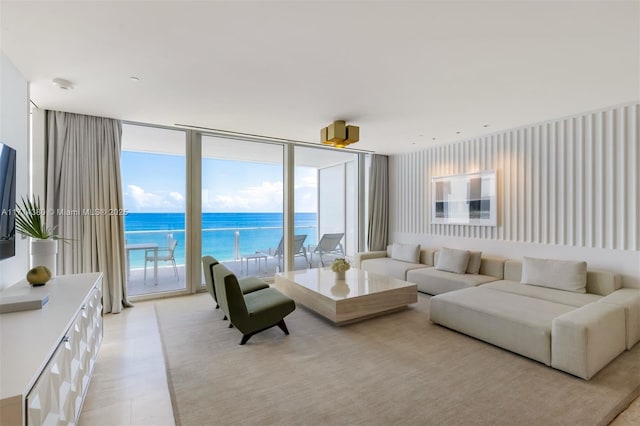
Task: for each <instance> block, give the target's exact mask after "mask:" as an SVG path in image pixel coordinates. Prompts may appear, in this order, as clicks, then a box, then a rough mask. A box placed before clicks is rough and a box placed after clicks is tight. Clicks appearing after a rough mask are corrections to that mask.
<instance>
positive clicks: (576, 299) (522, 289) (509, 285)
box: [483, 280, 602, 308]
mask: <svg viewBox="0 0 640 426" xmlns="http://www.w3.org/2000/svg"><path fill="white" fill-rule="evenodd" d="M483 287H486V288H490V289H493V290H499V291H506V292H508V293H513V294H519V295H521V296H527V297H534V298H536V299H541V300H547V301H549V302H555V303H561V304H563V305H569V306H574V307H576V308H579V307H581V306H584V305H588V304H589V303H593V302H597V301H598V300H600V299H601V298H602V296H598V295H596V294H589V293H584V294H583V293H574V292H571V291H562V290H556V289H553V288H545V287H538V286H535V285H525V284H521V283H519V282H517V281H507V280H501V281H494V282H491V283H487V284H483Z"/></svg>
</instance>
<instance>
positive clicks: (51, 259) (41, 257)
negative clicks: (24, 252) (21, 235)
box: [31, 239, 58, 278]
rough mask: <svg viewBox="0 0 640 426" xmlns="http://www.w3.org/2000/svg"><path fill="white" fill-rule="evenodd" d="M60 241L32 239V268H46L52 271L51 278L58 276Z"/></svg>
mask: <svg viewBox="0 0 640 426" xmlns="http://www.w3.org/2000/svg"><path fill="white" fill-rule="evenodd" d="M57 255H58V241H56V240H53V239H48V240H37V239H31V267H32V268H35V267H36V266H46V267H47V268H49V270H50V271H51V278H54V277H55V276H56V258H57Z"/></svg>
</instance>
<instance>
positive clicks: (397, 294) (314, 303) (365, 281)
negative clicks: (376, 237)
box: [275, 268, 418, 325]
mask: <svg viewBox="0 0 640 426" xmlns="http://www.w3.org/2000/svg"><path fill="white" fill-rule="evenodd" d="M275 286H276V288H277V289H278V290H280V291H281V292H283V293H284V294H286V295H287V296H289V297H290V298H292V299H293V300H295V301H296V303H300V304H302V305H304V306H305V307H307V308H308V309H311V310H312V311H315V312H316V313H318V314H320V315H322V316H323V317H325V318H327V319H328V320H329V321H331V322H333V323H335V324H337V325H343V324H348V323H351V322H355V321H360V320H363V319H367V318H371V317H374V316H378V315H382V314H386V313H389V312H393V311H397V310H400V309H403V308H405V307H406V306H407V305H409V304H411V303H416V302H417V301H418V288H417V286H416V285H415V284H412V283H408V282H406V281H402V280H398V279H396V278H392V277H387V276H384V275H379V274H374V273H372V272H368V271H363V270H361V269H356V268H351V269H350V270H348V271H347V272H346V276H345V279H344V280H336V279H335V273H334V272H332V271H331V269H329V268H326V269H325V268H315V269H305V270H301V271H289V272H279V273H277V274H276V275H275Z"/></svg>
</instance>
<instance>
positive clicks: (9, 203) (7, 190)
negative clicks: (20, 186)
mask: <svg viewBox="0 0 640 426" xmlns="http://www.w3.org/2000/svg"><path fill="white" fill-rule="evenodd" d="M15 208H16V150H15V149H13V148H11V147H10V146H9V145H6V144H3V143H2V142H0V259H6V258H8V257H12V256H15V254H16V241H15V233H16V220H15V219H16V217H15V214H14V212H15Z"/></svg>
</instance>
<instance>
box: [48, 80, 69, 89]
mask: <svg viewBox="0 0 640 426" xmlns="http://www.w3.org/2000/svg"><path fill="white" fill-rule="evenodd" d="M51 82H52V83H53V85H54V86H57V87H58V88H59V89H62V90H73V83H72V82H70V81H69V80H65V79H64V78H54V79H53V80H52V81H51Z"/></svg>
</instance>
